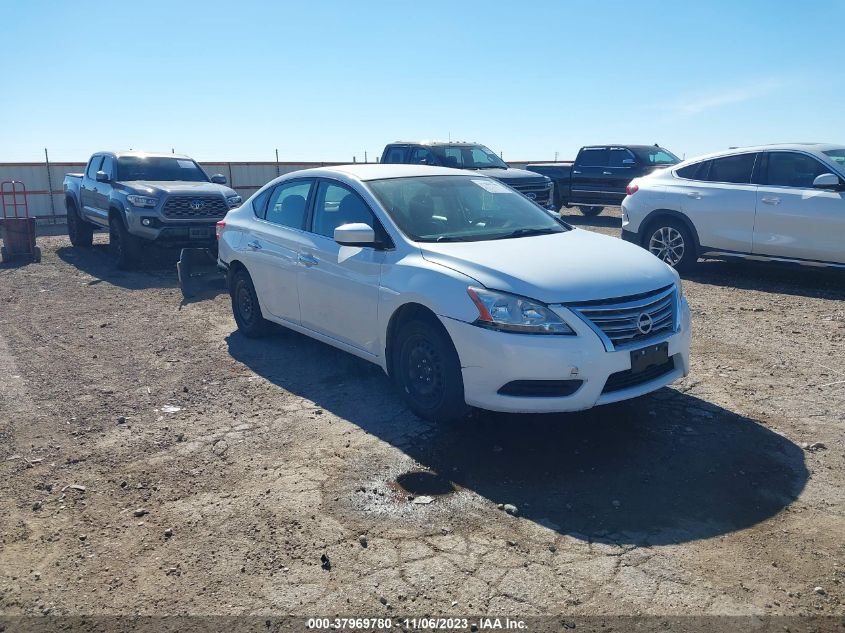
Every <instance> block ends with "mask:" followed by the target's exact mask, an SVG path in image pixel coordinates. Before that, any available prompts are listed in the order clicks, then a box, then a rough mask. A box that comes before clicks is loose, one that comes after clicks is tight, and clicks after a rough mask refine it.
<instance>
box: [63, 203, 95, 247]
mask: <svg viewBox="0 0 845 633" xmlns="http://www.w3.org/2000/svg"><path fill="white" fill-rule="evenodd" d="M65 208H66V209H67V234H68V237H69V238H70V243H71V246H73V247H74V248H91V245H92V244H93V243H94V227H93V226H91V225H90V224H88V223H87V222H86V221H85V220H83V219H82V218H81V217H80V216H79V211H78V210H77V208H76V205H75V204H74V203H73V202H67V203H66V205H65Z"/></svg>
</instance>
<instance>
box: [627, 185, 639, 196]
mask: <svg viewBox="0 0 845 633" xmlns="http://www.w3.org/2000/svg"><path fill="white" fill-rule="evenodd" d="M639 190H640V188H639V187H638V186H637V185H628V186H627V187H625V193H627V194H628V195H629V196H633V195H634V194H635V193H637V192H638V191H639Z"/></svg>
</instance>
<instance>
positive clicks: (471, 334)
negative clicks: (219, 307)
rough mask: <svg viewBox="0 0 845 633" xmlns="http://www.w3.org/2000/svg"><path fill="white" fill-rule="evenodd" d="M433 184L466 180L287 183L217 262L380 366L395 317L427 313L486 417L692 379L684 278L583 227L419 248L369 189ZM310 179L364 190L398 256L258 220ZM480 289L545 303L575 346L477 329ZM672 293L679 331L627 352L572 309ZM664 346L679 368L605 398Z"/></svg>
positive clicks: (313, 330)
mask: <svg viewBox="0 0 845 633" xmlns="http://www.w3.org/2000/svg"><path fill="white" fill-rule="evenodd" d="M432 175H441V176H460V177H463V178H467V174H466V172H465V171H462V170H455V169H448V168H437V167H428V166H420V165H348V166H338V167H332V168H318V169H309V170H304V171H299V172H295V173H291V174H286V175H284V176H282V177H280V178H277V179H276V180H274V181H272V182H271V183H268V184H267V185H265V186H264V187H263V188H262V189H261V190H259V191H258V192H256V193H255V194H254V195H253V196H252V197H251V198H250V199H249V200H247V201H246V202H245V203H244V204H243V205H242V206H241V207H239V208H238V209H233V210H232V211H230V212H229V214H228V215H227V216H226V218H225V227H224V228H223V230H222V232H221V234H220V236H219V238H220V241H219V261H220V263H221V265H222V266H224V267H230V266H232V265H233V264H234V263H235V262H239V263H240V264H242V265H243V266H245V267H246V269H247V270H248V272H249V273H250V275H251V276H252V278H253V282H254V285H255V287H256V293H257V296H258V300H259V304H260V307H261V310H262V313H263V315H264V316H265V318H267V319H269V320H271V321H274V322H276V323H279V324H281V325H283V326H286V327H288V328H291V329H293V330H296V331H298V332H301V333H304V334H307V335H309V336H312V337H314V338H316V339H318V340H321V341H323V342H326V343H328V344H330V345H333V346H335V347H338V348H340V349H343V350H345V351H348V352H350V353H352V354H355V355H357V356H359V357H361V358H364V359H366V360H369V361H371V362H374V363H377V364H378V365H380V366H381V367H382V368H383V369H384V370H385V371H388V363H387V360H386V348H387V346H388V340H387V337H388V325H389V323H390V320H391V317H392V316H393V315H394V314H395V313H396V311H397V310H398V309H399V308H400V307H402V306H403V305H406V304H409V303H417V304H420V305H422V306H424V307H426V308H428V309H429V310H430V311H431V312H433V313H434V314H435V315H436V316H437V318H438V319H439V320H440V321H441V323H442V324H443V325H444V327H445V328H446V330H447V332H448V333H449V335H450V336H451V339H452V342H453V343H454V346H455V348H456V350H457V352H458V356H459V359H460V364H461V371H462V375H463V380H464V394H465V399H466V402H467V403H468V404H470V405H473V406H478V407H481V408H485V409H490V410H496V411H506V412H507V411H509V412H532V411H535V412H539V411H574V410H581V409H587V408H590V407H592V406H595V405H597V404H605V403H608V402H614V401H617V400H623V399H626V398H632V397H635V396H639V395H642V394H645V393H648V392H650V391H654V390H655V389H658V388H660V387H662V386H664V385H666V384H668V383H670V382H672V381H674V380H676V379H678V378H680V377H682V376H684V375H686V374H687V373H688V371H689V344H690V317H689V308H688V305H687V302H686V299H685V298H684V297H683V292H682V289H681V285H680V280H679V278H678V275H677V273H676V272H675V271H674V270H672V269H671V268H669V267H668V266H666V265H665V264H663V263H662V262H660V261H659V260H658V259H656V258H655V257H652V256H651V255H649V254H648V253H645V252H643V251H642V249H640V248H638V247H636V246H633V245H631V244H627V243H625V242H623V241H621V240H618V239H616V238H612V237H608V236H603V235H598V234H594V233H590V232H587V231H582V230H578V229H573V230H571V231H567V232H564V233H558V234H552V235H538V236H532V237H521V238H514V239H505V240H496V241H477V242H443V243H433V242H417V241H414V240H412V239H410V238H409V237H408V236H406V235H405V234H404V233H403V232H402V231H401V230H400V229H399V228H398V226H397V225H396V223H395V222H394V221H393V219H392V218H391V216H390V214H389V213H388V212H387V210H385V209H384V208H383V207H382V206H381V204H380V202H379V201H378V199H377V198H376V197H375V196H374V195H373V194H372V193H371V191H370V189H369V188H368V186H367V182H368V181H370V180H376V179H384V178H397V177H412V176H432ZM299 178H318V179H328V180H333V181H337V182H339V183H342V184H344V185H346V186H347V187H349V188H350V189H352V190H353V191H354V192H356V193H358V194H359V195H360V196H361V198H363V200H364V201H365V202H366V204H367V205H368V206H369V207H370V210H371V211H372V212H373V213H374V214H375V216H376V218H377V219H378V220H379V221H380V222H381V224H382V225H383V227H384V230H385V231H386V232H387V234H388V235H389V236H390V238H391V240H392V241H393V244H394V245H395V248H392V249H389V250H377V249H374V248H371V247H351V246H341V245H339V244H337V243H336V242H334V240H332V239H329V238H326V237H322V236H320V235H317V234H315V233H310V232H308V231H300V230H295V229H289V228H286V227H282V226H280V225H273V224H271V223H270V222H267V221H265V220H261V219H258V218H256V217H255V214H254V212H253V206H252V202H253V200H255V199H256V198H257V197H258V196H260V195H262V194H263V193H264V192H265V191H267V190H269V189H271V188H274V187H275V186H277V185H279V184H283V183H285V182H288V181H290V180H295V179H299ZM479 178H484V177H481V176H479ZM491 182H495V181H491ZM471 286H474V287H483V288H488V289H494V290H499V291H506V292H510V293H513V294H519V295H522V296H526V297H528V298H530V299H533V300H536V301H540V302H542V303H544V304H546V305H547V306H548V307H549V308H550V309H551V310H552V311H553V312H554V313H555V314H557V315H559V316H560V317H561V318H562V319H563V320H564V321H565V322H566V323H567V324H568V325H569V326H570V327H571V328H572V330H574V332H575V335H574V336H572V335H566V336H555V335H538V334H526V333H512V332H502V331H495V330H491V329H485V328H483V327H480V326H478V325H475V324H474V322H475V321H476V320H477V319H478V317H479V310H478V308H476V306H475V304H474V303H473V302H472V300H471V299H470V297H469V295H468V294H467V288H468V287H471ZM667 288H668V289H669V292H670V294H671V296H672V297H673V299H672V301H673V303H672V310H673V314H674V326H673V327H672V328H671V331H667V332H664V333H662V334H660V335H658V336H657V337H654V336H652V337H651V338H644V339H643V340H641V341H638V342H637V344H634V345H630V346H627V347H620V348H619V349H610V350H608V349H607V345H606V344H605V343H603V341H602V339H601V338H600V336H599V334H598V333H597V331H595V330H594V329H593V328H592V327H591V326H590V325H589V324H588V322H587V321H585V320H583V319H582V318H580V317H579V316H578V315H577V314H576V313H575V312H573V310H572V309H570V308H569V307H567V305H565V304H570V303H573V302H584V301H601V300H615V299H618V298H629V297H631V296H633V295H639V294H641V293H651V292H653V291H656V290H658V289H667ZM660 342H667V343H668V346H669V354H670V356H671V357H672V360H673V361H674V368H673V369H672V370H671V371H669V372H668V373H664V374H663V375H660V376H659V377H657V378H655V379H653V380H649V381H647V382H642V383H640V384H636V385H635V386H632V387H629V388H625V389H620V390H618V391H613V392H610V393H602V390H603V388H604V386H605V383H606V381H607V379H608V377H609V376H610V375H611V374H613V373H615V372H620V371H626V370H629V369H630V368H631V351H632V350H634V349H637V348H639V347H643V346H645V345H648V344H654V343H660ZM571 377H577V378H578V379H581V380H583V381H584V382H583V385H582V387H581V388H580V389H579V390H578V391H577V392H576V393H575V394H573V395H570V396H562V397H557V396H555V397H521V396H509V395H501V394H499V393H497V391H498V389H499V388H500V387H502V386H503V385H505V384H506V383H508V382H510V381H513V380H561V379H568V378H571Z"/></svg>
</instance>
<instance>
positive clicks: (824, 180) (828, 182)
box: [97, 174, 842, 189]
mask: <svg viewBox="0 0 845 633" xmlns="http://www.w3.org/2000/svg"><path fill="white" fill-rule="evenodd" d="M97 175H98V176H99V175H100V174H97ZM841 184H842V181H840V180H839V176H837V175H836V174H819V175H818V176H816V179H815V180H814V181H813V188H814V189H839V187H840V185H841Z"/></svg>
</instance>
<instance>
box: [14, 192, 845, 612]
mask: <svg viewBox="0 0 845 633" xmlns="http://www.w3.org/2000/svg"><path fill="white" fill-rule="evenodd" d="M564 214H565V215H566V217H567V218H568V219H570V220H571V221H573V222H574V223H576V224H579V225H581V226H582V227H583V228H587V229H590V230H598V231H601V232H603V233H608V234H611V235H618V234H619V226H620V219H619V212H618V209H608V210H606V211H605V212H604V214H602V215H601V216H599V217H597V218H589V219H587V218H583V217H581V216H580V215H579V214H578V212H577V210H572V211H569V212H567V211H566V210H565V211H564ZM40 243H41V247H42V249H43V251H44V260H43V262H42V263H41V264H30V265H25V266H18V267H6V268H0V381H2V383H0V384H2V388H0V477H2V480H0V481H1V482H2V483H0V486H2V494H1V495H0V613H2V614H6V615H15V614H41V613H51V614H136V613H137V614H245V613H249V614H270V613H273V614H295V615H302V616H311V615H327V616H333V615H335V614H339V615H373V616H375V615H393V616H394V617H398V616H399V615H404V614H409V615H423V614H432V615H437V614H442V615H449V614H452V615H466V614H496V615H507V614H514V615H520V616H528V615H531V614H570V615H573V616H577V615H586V614H664V615H672V614H687V613H693V614H786V615H797V614H819V615H820V614H843V601H844V600H845V591H844V590H843V581H845V516H843V514H845V513H843V510H844V509H845V503H843V500H844V499H843V497H845V493H843V483H845V468H844V467H845V460H844V459H843V458H845V442H843V432H842V430H843V425H845V302H843V299H845V275H844V274H843V273H841V272H829V271H828V272H826V271H819V270H815V269H792V268H785V267H779V266H769V265H760V264H749V263H725V262H718V261H708V262H703V263H702V264H701V265H700V266H699V268H698V269H697V270H696V271H695V272H694V273H692V274H690V275H688V277H687V279H686V280H685V288H686V292H687V295H688V297H689V302H690V305H691V307H692V312H693V321H694V326H693V327H694V333H693V350H692V372H691V374H690V375H689V377H688V378H686V379H685V380H683V381H680V382H678V383H677V384H675V385H673V386H672V387H670V388H665V389H662V390H660V391H659V392H657V393H655V394H653V395H651V396H648V397H644V398H641V399H638V400H636V401H633V402H629V403H624V404H621V405H614V406H610V407H603V408H599V409H596V410H593V411H590V412H586V413H582V414H568V415H545V416H514V415H494V414H477V415H475V416H473V417H471V418H470V419H469V420H467V421H466V422H465V423H463V424H460V425H447V426H438V425H431V424H428V423H424V422H421V421H420V420H418V419H416V418H415V417H414V416H412V415H411V414H410V413H409V412H408V411H407V410H406V409H405V407H404V406H403V405H402V403H401V402H400V400H399V399H398V398H397V397H396V395H395V394H394V393H393V391H392V389H391V387H390V385H389V383H388V380H387V378H386V377H385V376H384V375H383V374H382V373H381V372H380V370H379V369H378V368H376V367H375V366H371V365H368V364H367V363H365V362H364V361H361V360H358V359H356V358H354V357H352V356H349V355H346V354H344V353H342V352H339V351H336V350H334V349H332V348H330V347H328V346H326V345H323V344H321V343H318V342H315V341H313V340H311V339H308V338H306V337H303V336H300V335H297V334H294V333H290V332H285V331H283V330H280V331H279V332H278V333H277V334H275V335H273V336H272V337H271V338H269V339H267V340H264V341H260V342H257V341H251V340H247V339H245V338H243V337H241V336H240V335H238V334H237V333H236V332H235V327H234V321H233V320H232V317H231V311H230V308H229V304H228V298H227V296H226V295H225V294H224V293H223V291H222V288H217V287H213V286H209V287H208V288H206V290H205V292H204V293H203V294H202V295H200V296H199V297H198V298H196V299H195V300H193V301H191V302H188V303H186V302H183V301H182V298H181V294H180V292H179V290H178V289H177V288H176V277H175V272H174V268H173V258H172V257H168V256H161V257H159V259H158V260H157V261H156V262H155V263H154V264H152V265H149V266H147V267H145V268H143V269H142V270H139V271H135V272H117V271H115V269H114V267H113V265H112V262H111V259H110V257H109V255H108V254H107V252H106V248H105V246H104V243H103V242H102V238H98V240H97V244H96V246H95V248H94V249H93V250H91V251H78V250H74V249H71V248H70V246H69V244H68V241H67V239H66V238H63V237H46V238H42V239H41V240H40ZM421 495H424V496H429V497H431V499H432V502H431V503H427V504H426V503H414V500H416V501H419V500H420V499H419V497H420V496H421ZM412 498H413V500H412ZM423 500H425V499H423ZM500 504H512V505H513V506H514V508H510V507H508V508H507V509H508V510H512V511H513V514H511V513H508V512H506V511H505V510H504V509H500ZM321 557H323V558H322V561H321ZM326 558H327V559H328V562H324V561H326ZM817 588H818V589H817Z"/></svg>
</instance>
